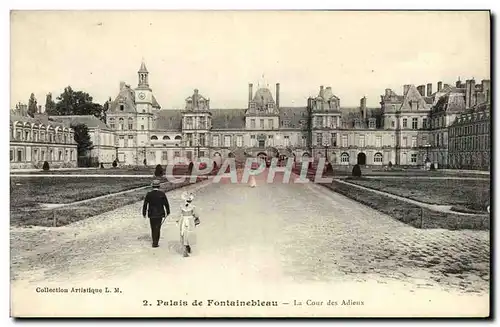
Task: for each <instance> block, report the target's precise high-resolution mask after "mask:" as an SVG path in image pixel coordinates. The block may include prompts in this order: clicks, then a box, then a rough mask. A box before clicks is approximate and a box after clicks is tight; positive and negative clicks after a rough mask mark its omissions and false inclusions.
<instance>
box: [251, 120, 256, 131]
mask: <svg viewBox="0 0 500 327" xmlns="http://www.w3.org/2000/svg"><path fill="white" fill-rule="evenodd" d="M250 128H252V129H255V119H250Z"/></svg>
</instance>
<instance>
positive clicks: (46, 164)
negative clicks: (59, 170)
mask: <svg viewBox="0 0 500 327" xmlns="http://www.w3.org/2000/svg"><path fill="white" fill-rule="evenodd" d="M42 169H43V170H45V171H47V170H49V169H50V166H49V163H48V162H47V161H44V162H43V167H42Z"/></svg>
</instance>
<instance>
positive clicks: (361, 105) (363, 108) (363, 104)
mask: <svg viewBox="0 0 500 327" xmlns="http://www.w3.org/2000/svg"><path fill="white" fill-rule="evenodd" d="M359 108H360V109H361V112H362V113H363V119H365V120H366V97H362V98H361V100H360V101H359Z"/></svg>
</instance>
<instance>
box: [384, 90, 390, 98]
mask: <svg viewBox="0 0 500 327" xmlns="http://www.w3.org/2000/svg"><path fill="white" fill-rule="evenodd" d="M390 95H391V89H385V96H386V97H389V96H390Z"/></svg>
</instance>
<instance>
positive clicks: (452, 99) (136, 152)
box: [50, 62, 489, 167]
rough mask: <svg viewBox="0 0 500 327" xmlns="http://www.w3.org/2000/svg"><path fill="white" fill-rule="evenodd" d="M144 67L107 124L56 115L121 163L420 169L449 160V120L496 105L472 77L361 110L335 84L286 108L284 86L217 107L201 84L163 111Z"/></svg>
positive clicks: (389, 95) (103, 155) (408, 89)
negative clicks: (85, 130) (283, 162)
mask: <svg viewBox="0 0 500 327" xmlns="http://www.w3.org/2000/svg"><path fill="white" fill-rule="evenodd" d="M137 74H138V84H137V87H135V88H132V87H131V86H130V85H128V84H126V83H124V82H121V83H120V89H119V91H118V95H117V96H116V97H115V98H114V100H112V101H111V102H110V103H109V110H108V112H107V121H106V124H104V123H102V122H100V121H99V120H98V119H97V118H95V117H94V118H95V119H93V118H89V116H66V117H64V116H60V117H50V118H51V119H53V120H54V121H57V122H61V123H64V124H68V123H70V122H78V121H81V122H83V123H85V124H87V125H90V126H89V130H90V133H91V137H92V140H93V143H94V150H93V152H92V155H93V156H97V157H98V160H99V162H103V163H111V162H112V161H113V160H115V159H118V161H119V163H120V165H121V166H123V165H125V166H128V165H129V166H136V165H142V164H144V161H146V163H147V164H148V165H156V164H162V165H165V164H167V163H169V162H172V161H173V159H174V158H175V157H184V158H187V159H188V160H196V158H201V157H210V158H214V160H215V159H219V158H225V157H231V156H234V155H236V154H245V155H247V156H267V157H274V156H283V157H294V158H295V159H296V160H301V159H302V158H304V157H313V158H319V157H325V156H326V158H327V160H328V161H329V162H331V163H332V164H333V165H354V164H357V163H359V164H361V165H370V166H382V165H389V164H393V165H400V166H422V165H424V163H425V162H426V161H429V160H430V161H431V162H433V163H435V164H436V166H438V167H447V166H449V165H450V164H449V162H450V159H449V156H450V155H451V154H449V153H448V130H449V127H450V126H451V125H452V124H453V123H454V122H455V121H456V118H457V117H462V116H461V113H463V112H465V111H466V110H468V109H469V107H473V106H479V105H480V104H481V103H484V102H489V96H488V95H487V94H488V92H489V81H486V80H485V81H482V83H481V84H480V86H477V85H476V84H475V82H474V81H473V80H470V81H467V82H466V83H465V84H463V83H461V82H457V84H456V85H455V87H450V86H449V85H447V84H445V85H444V87H443V85H442V82H439V83H438V84H437V91H436V92H432V84H431V83H429V84H427V85H420V86H417V87H416V86H414V85H404V87H403V90H402V93H398V92H396V91H394V90H391V89H386V90H385V92H384V94H383V95H381V101H380V107H378V108H368V107H367V106H366V98H365V97H363V98H361V99H360V104H359V106H357V107H345V106H342V105H341V99H340V98H339V97H338V96H337V95H335V93H334V91H333V90H332V88H331V87H324V86H320V87H319V91H318V94H317V95H315V96H311V97H309V98H308V100H307V103H304V106H299V107H288V106H282V105H281V104H280V84H279V83H277V84H276V86H275V89H274V94H273V91H271V90H270V89H269V88H267V87H258V88H257V89H256V90H254V85H253V84H249V85H248V104H247V106H246V108H238V109H217V108H211V106H210V98H209V97H207V96H205V95H203V94H202V93H201V92H200V91H199V90H197V89H195V90H194V91H193V93H192V94H191V95H189V96H188V97H187V98H186V99H185V106H184V109H183V110H176V109H162V108H161V106H160V104H159V103H158V101H157V100H156V98H155V96H154V94H153V89H152V88H151V86H150V85H149V71H148V70H147V68H146V65H145V64H144V62H143V63H142V64H141V66H140V69H139V71H138V72H137ZM467 90H468V91H467ZM481 108H482V107H481ZM481 117H483V116H481ZM488 117H489V116H488ZM453 156H456V155H455V154H453ZM482 160H483V159H482ZM483 161H484V160H483ZM453 162H454V163H455V164H454V166H457V165H456V163H457V159H453ZM483 167H484V166H483Z"/></svg>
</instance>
